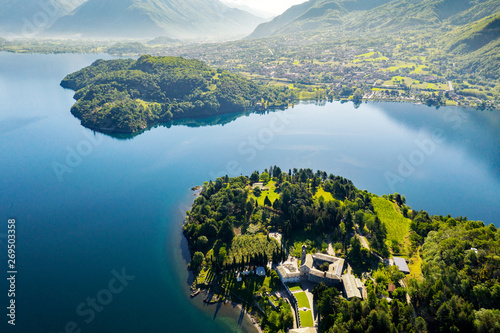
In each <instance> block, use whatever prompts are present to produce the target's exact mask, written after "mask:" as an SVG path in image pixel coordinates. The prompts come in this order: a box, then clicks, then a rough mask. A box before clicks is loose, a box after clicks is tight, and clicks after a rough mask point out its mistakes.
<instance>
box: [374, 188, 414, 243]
mask: <svg viewBox="0 0 500 333" xmlns="http://www.w3.org/2000/svg"><path fill="white" fill-rule="evenodd" d="M372 203H373V208H375V213H377V215H378V217H379V218H380V220H381V221H382V222H384V223H385V226H386V228H387V240H389V241H390V240H396V241H397V242H398V243H400V244H403V243H404V240H405V236H406V235H407V234H408V232H409V231H410V223H411V221H410V219H407V218H405V217H404V216H403V214H401V213H400V212H399V211H397V210H396V208H395V207H394V205H395V204H394V203H392V202H390V201H389V200H387V199H384V198H381V197H373V198H372Z"/></svg>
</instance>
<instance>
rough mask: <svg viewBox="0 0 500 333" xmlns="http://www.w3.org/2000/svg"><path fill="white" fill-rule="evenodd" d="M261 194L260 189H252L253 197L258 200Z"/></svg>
mask: <svg viewBox="0 0 500 333" xmlns="http://www.w3.org/2000/svg"><path fill="white" fill-rule="evenodd" d="M261 194H262V191H261V189H260V187H258V186H256V187H255V188H254V189H253V195H255V196H256V197H257V198H258V197H260V195H261Z"/></svg>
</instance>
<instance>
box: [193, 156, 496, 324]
mask: <svg viewBox="0 0 500 333" xmlns="http://www.w3.org/2000/svg"><path fill="white" fill-rule="evenodd" d="M401 230H404V232H403V235H399V233H400V231H401ZM273 232H279V233H281V234H282V236H283V237H282V239H281V244H278V241H277V240H276V239H275V238H273V237H271V236H272V233H273ZM184 234H185V236H186V238H187V240H188V244H189V248H190V251H191V254H192V261H191V263H190V267H191V269H192V270H193V271H194V272H195V274H196V275H203V276H205V275H210V274H212V275H220V276H223V277H224V278H223V281H226V282H227V281H229V280H230V279H231V276H232V275H231V274H230V272H235V271H240V270H244V269H251V268H252V267H256V266H261V265H262V266H264V265H265V264H266V263H267V261H269V260H272V261H273V262H274V263H276V262H279V261H281V260H283V259H284V258H285V257H287V256H288V255H292V256H296V257H299V256H300V249H301V246H302V245H303V244H305V245H307V247H308V252H311V253H314V252H318V251H320V252H326V248H327V246H328V245H327V243H328V242H331V243H333V247H334V249H335V252H336V255H337V256H340V257H343V258H345V259H346V260H347V262H348V263H349V265H350V266H351V267H352V269H353V273H354V274H356V275H357V276H359V277H361V276H364V278H363V279H364V280H365V282H364V283H365V285H366V288H367V295H368V297H367V298H366V299H364V300H359V299H356V298H355V299H353V300H350V301H347V300H346V299H344V298H342V297H340V293H339V291H338V290H337V289H336V288H328V287H327V286H325V285H324V284H318V285H317V286H316V287H315V289H314V291H313V294H314V302H315V306H316V309H317V312H318V314H319V319H320V320H319V330H320V331H321V332H500V230H499V229H497V228H496V227H495V226H494V225H493V224H490V225H489V226H486V225H485V224H484V223H483V222H480V221H469V220H468V219H467V218H466V217H456V218H452V217H451V216H449V215H448V216H430V215H429V214H428V213H427V212H425V211H415V210H412V209H411V207H409V206H408V205H406V199H405V197H404V196H401V195H400V194H398V193H396V194H392V195H388V196H382V197H379V196H377V195H375V194H372V193H369V192H367V191H366V190H359V189H357V188H356V187H355V186H354V184H353V183H352V182H351V181H350V180H348V179H345V178H343V177H340V176H335V175H332V174H327V173H326V172H322V171H317V172H314V171H312V170H310V169H293V170H288V171H287V172H284V171H283V170H281V169H280V168H279V167H276V166H272V167H270V168H269V169H266V170H265V171H264V172H262V173H259V172H257V171H256V172H254V173H253V174H252V175H251V176H250V177H246V176H239V177H235V178H229V177H227V176H226V177H222V178H217V179H216V180H215V181H210V182H206V183H204V184H203V187H202V190H201V192H200V195H199V196H198V198H197V199H196V200H195V201H194V203H193V206H192V209H191V210H190V211H188V212H187V217H186V221H185V224H184ZM362 235H363V236H364V237H366V239H367V240H368V242H369V245H367V246H368V247H367V246H362V245H361V243H360V241H359V239H361V238H362ZM280 245H281V246H280ZM392 254H394V255H396V254H397V255H399V256H404V257H406V258H410V265H409V266H410V268H411V272H412V274H411V275H409V276H407V277H405V275H404V274H403V273H401V272H400V271H399V270H398V269H397V267H396V266H385V264H384V263H382V261H379V256H382V257H384V258H388V257H390V256H392ZM228 272H229V274H228ZM366 274H368V275H366ZM233 275H234V274H233ZM268 275H270V276H271V277H270V281H268V282H267V284H266V280H262V281H261V284H260V285H258V286H257V287H255V284H258V283H257V282H255V281H254V282H252V283H253V284H252V285H251V286H252V287H251V288H250V291H249V290H247V289H248V288H247V289H245V288H244V286H245V285H244V284H241V285H238V284H237V283H235V282H234V281H233V282H231V283H229V282H227V285H229V286H231V287H226V288H227V290H230V291H231V292H232V293H233V294H234V295H237V296H238V299H245V297H244V296H239V295H240V294H238V292H240V293H244V294H245V293H246V294H248V293H249V294H250V295H247V296H248V297H249V299H252V292H254V293H259V294H260V293H261V292H262V290H269V289H271V290H277V289H276V288H278V287H277V284H278V281H277V277H276V273H275V272H274V271H271V272H268ZM367 276H368V278H367ZM215 280H216V279H215ZM215 280H214V281H215ZM252 281H253V280H252ZM243 283H245V282H243ZM389 284H394V285H395V287H396V288H395V290H394V291H393V292H391V293H389V291H388V287H389ZM234 286H237V287H234ZM218 288H221V287H220V285H218ZM222 288H224V287H222ZM238 288H239V289H238ZM243 290H245V291H243ZM259 304H260V303H259ZM270 311H271V310H270ZM284 311H289V310H284ZM274 312H276V313H274ZM272 313H274V314H272ZM271 314H272V316H273V318H280V315H281V316H283V315H284V314H283V313H281V314H280V310H279V308H278V310H272V311H271V312H267V310H266V315H265V316H264V317H263V319H262V321H261V326H262V327H263V328H264V330H265V331H268V332H280V331H283V330H284V328H283V325H284V323H283V322H281V321H278V322H277V325H271V324H270V321H269V319H268V318H269V316H271ZM266 318H267V319H266Z"/></svg>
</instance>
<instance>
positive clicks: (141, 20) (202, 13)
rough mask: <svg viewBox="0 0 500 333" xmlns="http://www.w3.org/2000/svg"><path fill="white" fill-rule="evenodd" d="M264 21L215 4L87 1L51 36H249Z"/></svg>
mask: <svg viewBox="0 0 500 333" xmlns="http://www.w3.org/2000/svg"><path fill="white" fill-rule="evenodd" d="M261 22H263V19H261V18H258V17H256V16H254V15H251V14H249V13H247V12H244V11H241V10H238V9H235V8H229V7H228V6H226V5H224V4H222V3H221V2H219V1H218V0H88V1H87V2H86V3H85V4H83V5H82V6H80V7H79V8H78V9H76V10H75V11H74V12H73V13H71V14H70V15H66V16H64V17H61V18H60V19H59V20H57V21H56V22H55V23H54V25H53V26H52V27H51V28H50V29H49V33H50V34H51V35H81V36H84V37H124V38H146V37H157V36H160V35H168V36H169V37H176V38H178V37H181V38H182V37H183V38H194V37H213V36H214V35H226V36H229V35H233V36H234V35H238V34H246V33H249V32H250V31H251V30H252V29H253V28H254V27H255V26H256V25H257V24H259V23H261Z"/></svg>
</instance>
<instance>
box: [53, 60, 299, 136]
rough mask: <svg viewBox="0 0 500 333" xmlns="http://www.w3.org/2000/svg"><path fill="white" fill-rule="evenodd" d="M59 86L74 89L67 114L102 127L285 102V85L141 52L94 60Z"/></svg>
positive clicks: (127, 129) (130, 128)
mask: <svg viewBox="0 0 500 333" xmlns="http://www.w3.org/2000/svg"><path fill="white" fill-rule="evenodd" d="M61 86H62V87H64V88H69V89H72V90H75V91H76V94H75V96H74V98H75V99H76V100H77V102H76V103H75V105H74V106H73V107H72V108H71V113H72V114H73V115H74V116H75V117H77V118H79V119H80V120H81V123H82V125H83V126H85V127H88V128H91V129H94V130H97V131H102V132H110V133H136V132H140V131H142V130H145V129H147V128H148V127H151V126H153V125H156V124H160V123H165V122H169V121H171V120H175V119H181V118H203V117H210V116H216V115H220V114H226V113H237V112H242V111H244V110H246V109H251V108H255V109H265V108H271V107H287V106H289V105H290V104H291V103H292V102H293V100H294V96H293V93H292V91H291V90H290V89H288V88H287V87H271V86H268V85H260V84H257V83H254V82H252V81H250V80H248V79H245V78H243V77H242V76H240V75H237V74H232V73H230V72H228V71H226V70H221V69H213V68H211V67H209V66H207V65H206V64H205V63H203V62H201V61H198V60H190V59H184V58H181V57H154V56H149V55H144V56H141V57H140V58H139V59H138V60H133V59H118V60H107V61H106V60H97V61H95V62H94V63H93V64H92V65H90V66H88V67H86V68H83V69H82V70H80V71H78V72H75V73H73V74H70V75H68V76H67V77H66V78H64V79H63V81H62V82H61Z"/></svg>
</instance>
